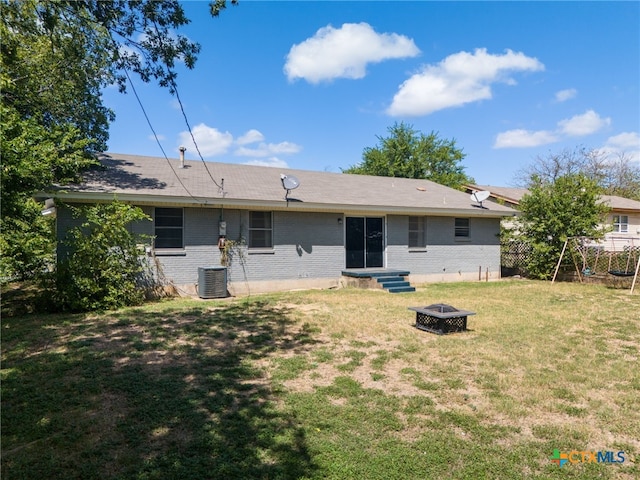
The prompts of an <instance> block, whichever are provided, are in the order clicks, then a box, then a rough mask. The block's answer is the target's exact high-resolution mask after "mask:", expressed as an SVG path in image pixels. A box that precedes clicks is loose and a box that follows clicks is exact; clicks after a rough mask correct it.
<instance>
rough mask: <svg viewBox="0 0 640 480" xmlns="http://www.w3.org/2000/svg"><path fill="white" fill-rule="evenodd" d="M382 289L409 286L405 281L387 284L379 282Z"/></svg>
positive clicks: (394, 281)
mask: <svg viewBox="0 0 640 480" xmlns="http://www.w3.org/2000/svg"><path fill="white" fill-rule="evenodd" d="M380 285H381V286H382V288H393V287H410V286H411V284H410V283H409V282H407V281H405V280H393V281H389V282H380Z"/></svg>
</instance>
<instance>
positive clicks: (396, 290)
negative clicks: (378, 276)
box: [387, 287, 416, 293]
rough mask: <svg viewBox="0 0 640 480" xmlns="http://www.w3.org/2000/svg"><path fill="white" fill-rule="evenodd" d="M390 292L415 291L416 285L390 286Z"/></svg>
mask: <svg viewBox="0 0 640 480" xmlns="http://www.w3.org/2000/svg"><path fill="white" fill-rule="evenodd" d="M387 290H388V291H389V293H407V292H415V291H416V288H415V287H390V288H387Z"/></svg>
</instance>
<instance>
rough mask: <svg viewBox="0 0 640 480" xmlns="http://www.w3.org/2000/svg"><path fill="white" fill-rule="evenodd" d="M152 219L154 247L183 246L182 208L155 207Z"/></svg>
mask: <svg viewBox="0 0 640 480" xmlns="http://www.w3.org/2000/svg"><path fill="white" fill-rule="evenodd" d="M154 220H155V223H154V226H155V237H156V238H155V247H156V248H183V247H184V241H183V238H184V235H183V225H184V212H183V210H182V208H160V207H156V209H155V215H154Z"/></svg>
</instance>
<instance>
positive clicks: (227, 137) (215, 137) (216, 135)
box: [179, 123, 233, 157]
mask: <svg viewBox="0 0 640 480" xmlns="http://www.w3.org/2000/svg"><path fill="white" fill-rule="evenodd" d="M192 131H193V136H194V137H195V139H196V143H197V144H198V148H199V149H200V153H202V156H203V157H214V156H216V155H222V154H224V153H226V152H227V151H228V150H229V147H230V146H231V144H232V143H233V135H231V134H230V133H229V132H224V133H223V132H221V131H219V130H218V129H216V128H212V127H208V126H207V125H205V124H204V123H200V124H198V125H196V126H195V127H193V129H192ZM179 142H180V144H181V145H184V146H185V147H187V150H188V151H191V152H196V147H195V145H194V144H193V141H192V139H191V135H190V134H189V132H180V134H179Z"/></svg>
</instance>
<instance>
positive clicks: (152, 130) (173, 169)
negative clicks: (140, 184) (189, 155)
mask: <svg viewBox="0 0 640 480" xmlns="http://www.w3.org/2000/svg"><path fill="white" fill-rule="evenodd" d="M123 70H124V73H125V75H126V76H127V79H128V80H129V84H130V85H131V90H133V94H134V96H135V97H136V100H137V101H138V105H140V108H141V109H142V113H143V114H144V118H145V119H146V120H147V124H148V125H149V128H150V129H151V132H152V133H153V136H154V138H155V139H156V142H157V143H158V146H159V147H160V151H162V154H163V155H164V158H165V160H166V161H167V163H168V164H169V167H170V168H171V171H172V172H173V174H174V175H175V177H176V179H177V180H178V182H180V185H182V188H184V189H185V191H186V192H187V193H188V194H189V196H190V197H191V198H193V199H194V200H195V201H197V202H199V203H202V201H201V200H198V199H197V198H196V197H195V196H194V195H193V194H192V193H191V192H190V191H189V189H188V188H187V187H186V185H185V184H184V183H183V182H182V180H181V179H180V177H179V176H178V172H176V170H175V168H173V164H172V163H171V161H170V160H169V157H168V156H167V153H166V152H165V151H164V148H162V144H161V143H160V139H159V138H158V135H157V134H156V131H155V130H154V128H153V125H152V124H151V120H150V119H149V115H147V111H146V110H145V108H144V105H143V104H142V100H140V96H139V95H138V92H137V91H136V87H135V86H134V85H133V82H132V81H131V77H130V76H129V72H128V71H127V69H126V68H125V69H123Z"/></svg>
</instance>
